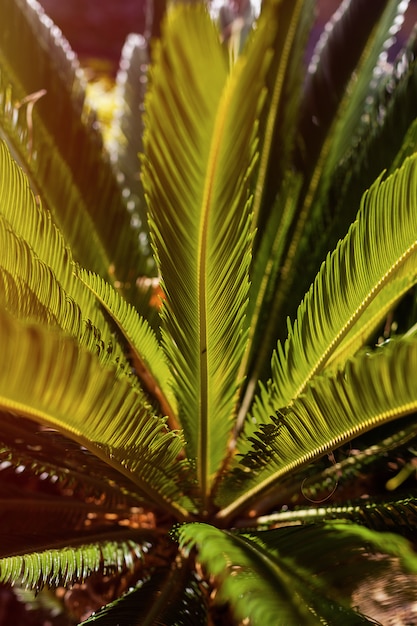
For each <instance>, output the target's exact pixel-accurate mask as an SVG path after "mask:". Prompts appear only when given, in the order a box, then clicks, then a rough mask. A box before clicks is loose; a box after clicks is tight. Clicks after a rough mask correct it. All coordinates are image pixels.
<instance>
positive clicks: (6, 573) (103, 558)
mask: <svg viewBox="0 0 417 626" xmlns="http://www.w3.org/2000/svg"><path fill="white" fill-rule="evenodd" d="M107 536H109V533H108V534H107ZM139 538H140V535H139V536H138V540H139ZM149 545H150V544H149V540H148V539H145V540H143V541H142V545H141V544H140V543H137V542H136V541H133V540H131V539H129V538H127V539H121V538H119V539H116V538H115V539H111V538H109V539H107V540H106V539H105V538H104V537H102V538H101V541H99V539H98V537H97V541H94V539H93V541H92V542H91V543H85V544H84V545H83V544H81V545H78V546H77V545H76V544H75V545H73V546H71V545H68V547H64V546H63V547H61V548H60V549H49V550H44V551H41V552H32V553H27V554H23V555H22V556H10V557H4V558H0V582H3V583H13V584H17V585H19V586H21V587H23V588H25V587H27V588H32V589H38V590H39V589H41V588H42V587H44V586H45V585H48V586H50V587H57V586H58V585H67V584H68V583H70V582H74V581H80V582H81V581H83V580H85V578H86V577H87V576H88V575H90V574H91V573H93V572H97V571H102V572H104V573H109V572H114V571H117V570H119V571H120V570H121V569H123V568H129V567H132V565H133V563H134V561H135V560H137V559H139V558H141V556H142V553H143V549H145V551H146V550H148V549H149Z"/></svg>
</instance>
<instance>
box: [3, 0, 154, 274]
mask: <svg viewBox="0 0 417 626" xmlns="http://www.w3.org/2000/svg"><path fill="white" fill-rule="evenodd" d="M0 22H1V23H3V24H10V23H13V26H14V28H15V29H16V32H18V33H19V36H18V37H15V36H12V35H11V31H10V29H9V28H6V27H5V28H3V29H2V31H1V33H0V66H1V72H0V93H1V98H0V101H1V103H2V104H1V106H0V120H1V126H2V130H3V136H4V135H5V136H6V137H7V140H8V143H9V145H11V146H13V151H14V156H15V158H17V159H18V160H19V163H20V164H21V165H22V166H24V167H25V168H26V171H27V173H28V175H29V176H30V178H31V180H33V181H36V184H35V185H34V186H36V189H37V191H38V192H39V193H40V194H41V196H42V198H43V201H44V203H45V204H46V206H47V207H48V209H49V210H50V212H51V214H52V215H53V219H54V221H55V223H57V224H58V225H59V226H60V227H61V229H62V230H63V232H65V236H66V239H67V241H68V242H70V244H71V247H72V249H73V251H74V255H75V258H76V259H77V261H79V262H81V263H82V264H83V265H85V266H87V267H89V268H90V269H92V270H95V271H97V272H100V273H101V274H102V275H103V276H108V277H109V278H112V277H115V278H117V279H118V280H119V281H120V282H121V283H124V282H129V281H132V279H133V280H134V279H135V278H136V276H137V274H136V272H139V273H140V268H141V257H140V255H139V245H138V243H137V234H136V233H135V232H134V230H133V229H131V228H130V216H129V214H128V212H127V210H126V206H125V203H124V201H123V198H122V195H121V190H120V188H119V186H118V183H117V181H116V176H115V174H114V172H113V171H112V167H111V165H110V162H109V160H108V158H107V157H106V156H105V154H104V150H103V144H102V139H101V137H100V135H99V133H98V131H97V128H96V126H97V125H96V123H95V122H96V120H95V117H94V115H92V116H90V117H89V116H88V115H85V114H84V115H83V107H84V99H85V92H84V81H83V79H82V73H81V70H80V67H79V64H78V61H77V59H76V57H75V54H74V52H73V51H72V50H71V48H70V46H69V44H68V42H67V41H66V40H65V39H64V37H63V36H62V33H61V32H60V31H59V29H57V28H56V26H55V25H54V24H53V23H52V22H51V20H50V19H49V18H48V17H47V16H46V15H45V13H44V11H43V9H42V7H41V6H40V5H39V3H38V2H36V0H5V1H4V2H2V4H1V7H0ZM38 92H41V93H43V96H42V98H40V99H39V100H38V101H36V99H35V100H34V99H33V97H32V96H33V95H35V96H36V94H37V93H38ZM84 113H85V112H84ZM103 207H106V210H105V211H104V210H103ZM116 231H117V232H118V237H114V236H113V235H114V232H116ZM142 265H143V264H142ZM145 266H146V263H145Z"/></svg>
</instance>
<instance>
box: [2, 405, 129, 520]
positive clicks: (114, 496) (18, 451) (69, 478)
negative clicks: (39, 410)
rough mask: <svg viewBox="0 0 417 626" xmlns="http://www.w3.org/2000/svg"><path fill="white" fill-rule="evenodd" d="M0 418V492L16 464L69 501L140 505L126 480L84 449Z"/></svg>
mask: <svg viewBox="0 0 417 626" xmlns="http://www.w3.org/2000/svg"><path fill="white" fill-rule="evenodd" d="M0 419H1V435H0V470H1V471H0V490H1V489H4V486H5V485H7V484H8V483H9V482H12V483H13V481H14V479H15V478H16V477H17V475H16V474H15V471H14V469H13V468H19V470H18V473H19V472H23V474H24V475H25V476H26V475H28V474H30V475H31V476H32V477H33V482H34V484H35V485H36V484H37V485H38V486H39V487H41V485H42V483H43V484H44V483H45V482H46V483H52V484H54V485H56V486H57V487H58V488H59V489H60V490H63V491H65V493H70V494H72V497H74V498H75V499H78V500H80V501H83V500H87V501H88V502H90V503H96V504H100V505H102V506H103V508H106V507H107V509H108V510H111V509H112V507H113V508H117V509H119V508H120V507H123V506H128V505H130V506H139V505H140V504H141V498H140V497H139V495H138V493H137V491H136V490H135V486H134V484H133V483H132V482H131V481H130V480H129V478H128V477H126V476H122V475H121V474H120V472H118V471H117V470H116V469H115V468H114V467H111V466H109V465H108V464H107V463H106V462H105V461H103V460H101V459H99V458H97V457H96V456H94V454H91V453H90V452H89V451H88V450H86V448H84V447H82V446H80V445H77V444H76V443H75V442H74V441H71V440H70V439H68V438H67V437H64V436H63V435H61V434H59V433H58V432H57V431H56V430H52V429H45V428H42V427H41V426H40V425H39V424H38V423H37V422H32V421H30V420H27V419H24V418H18V417H17V416H16V415H13V414H7V413H6V414H2V415H1V418H0ZM23 489H24V487H23ZM22 495H24V494H22Z"/></svg>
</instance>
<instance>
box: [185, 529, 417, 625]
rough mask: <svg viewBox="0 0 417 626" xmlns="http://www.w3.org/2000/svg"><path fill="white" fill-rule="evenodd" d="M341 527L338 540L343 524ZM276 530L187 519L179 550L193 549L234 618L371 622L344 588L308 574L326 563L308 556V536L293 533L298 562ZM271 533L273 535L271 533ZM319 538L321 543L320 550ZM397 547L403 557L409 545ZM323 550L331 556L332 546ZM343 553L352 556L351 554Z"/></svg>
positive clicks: (291, 545)
mask: <svg viewBox="0 0 417 626" xmlns="http://www.w3.org/2000/svg"><path fill="white" fill-rule="evenodd" d="M297 530H299V531H302V530H303V529H297ZM343 530H344V529H343ZM340 531H341V532H340V534H341V540H342V538H343V535H342V528H341V529H340ZM279 532H280V531H269V533H268V531H265V532H264V533H257V534H251V533H247V534H246V533H245V534H243V533H242V534H240V533H239V534H237V533H236V534H234V533H231V532H228V531H222V530H219V529H217V528H214V527H212V526H208V525H206V524H200V525H198V526H197V525H196V524H191V525H185V526H182V527H181V528H180V529H179V530H178V535H179V541H180V545H181V547H182V548H183V549H184V548H188V549H190V548H193V547H195V548H197V559H198V561H200V562H201V563H202V564H203V565H204V567H205V568H206V569H207V570H208V572H209V573H210V574H211V575H212V576H214V577H215V579H216V582H217V584H218V585H219V600H222V601H228V602H230V604H231V606H232V609H233V612H234V614H235V617H236V619H237V620H244V619H245V618H247V617H248V616H250V618H251V620H252V621H253V623H254V624H271V623H274V624H277V626H278V625H282V626H284V625H286V624H301V623H302V624H308V625H310V624H311V625H318V624H328V625H331V624H334V616H335V614H337V615H338V620H339V622H340V621H341V622H342V623H349V624H369V623H374V622H372V621H369V620H368V619H367V618H365V617H364V616H362V615H360V614H358V613H357V612H356V611H355V610H352V609H350V607H349V597H348V596H347V594H346V596H347V597H346V596H344V597H343V593H342V594H340V593H337V591H336V590H335V589H332V587H331V585H330V584H329V585H324V584H322V583H321V582H320V581H319V580H318V579H317V578H316V577H314V576H312V572H311V570H312V569H313V570H314V569H315V568H316V567H317V568H318V569H319V568H320V564H321V563H323V561H324V562H326V557H324V559H323V560H322V561H320V560H319V559H318V558H317V559H316V560H315V561H314V560H310V558H309V557H310V555H309V548H310V545H309V543H308V540H307V541H306V543H304V542H303V541H302V533H301V532H299V534H298V536H297V548H298V552H303V548H304V553H305V559H304V562H297V561H296V559H294V558H293V554H292V549H293V548H294V544H295V541H294V543H293V542H290V541H288V539H287V541H285V539H284V540H283V542H282V543H279V548H278V545H277V544H278V541H277V542H276V543H274V542H273V541H271V539H275V537H277V538H278V533H279ZM271 533H275V535H272V536H271ZM315 534H316V537H317V539H318V537H321V539H322V541H323V540H325V538H326V536H327V534H326V533H325V532H322V533H321V534H320V532H319V530H316V533H315ZM328 534H330V533H328ZM352 534H353V533H352ZM353 535H354V534H353ZM284 537H285V536H284ZM337 539H338V538H336V542H337ZM322 541H321V543H320V546H321V550H322V552H323V543H322ZM352 543H353V544H354V543H356V548H357V551H358V553H359V554H360V553H361V548H360V541H358V540H357V541H356V542H355V541H354V539H353V541H352V539H351V542H350V547H351V548H352ZM393 543H395V539H394V540H393ZM401 550H403V551H404V553H405V552H407V550H408V552H407V556H408V553H409V552H410V550H409V547H408V545H407V546H405V545H403V544H402V543H401V541H398V542H397V543H396V545H395V548H394V549H393V551H395V552H401ZM325 552H326V554H329V555H332V556H333V551H325ZM347 556H348V557H351V555H350V554H348V555H347ZM349 560H350V559H349ZM300 561H301V559H300ZM413 564H414V561H413ZM355 565H356V567H355ZM414 567H415V564H414ZM361 568H362V569H364V570H365V572H366V571H367V570H368V571H369V570H371V571H372V570H373V569H375V567H374V568H373V562H372V561H370V563H369V564H368V563H367V562H366V559H364V561H363V562H361V563H360V564H359V565H358V564H357V563H355V562H354V563H353V564H352V569H354V571H355V574H358V573H359V572H361ZM336 589H337V588H336ZM340 596H342V597H340ZM342 620H343V621H342Z"/></svg>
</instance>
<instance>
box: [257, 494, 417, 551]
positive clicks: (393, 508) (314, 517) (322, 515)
mask: <svg viewBox="0 0 417 626" xmlns="http://www.w3.org/2000/svg"><path fill="white" fill-rule="evenodd" d="M329 520H349V521H351V522H355V524H360V525H363V526H365V527H366V528H370V529H373V530H377V531H383V532H395V533H398V534H401V535H405V536H406V537H408V538H409V539H410V540H411V541H412V540H413V539H414V529H415V524H416V522H417V500H416V498H415V497H414V496H409V497H398V499H396V500H393V499H385V500H382V501H372V500H371V501H369V500H362V501H360V502H357V501H355V502H349V503H348V504H342V505H337V504H333V505H332V504H323V505H321V506H320V507H310V508H308V509H295V510H294V511H282V512H280V513H275V514H272V515H265V516H261V517H258V519H257V523H258V524H259V527H261V528H262V527H263V528H267V527H269V528H272V527H274V526H278V525H281V526H290V525H291V524H293V523H296V524H300V523H301V522H302V523H303V524H309V523H315V524H317V523H318V522H324V521H329Z"/></svg>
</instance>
